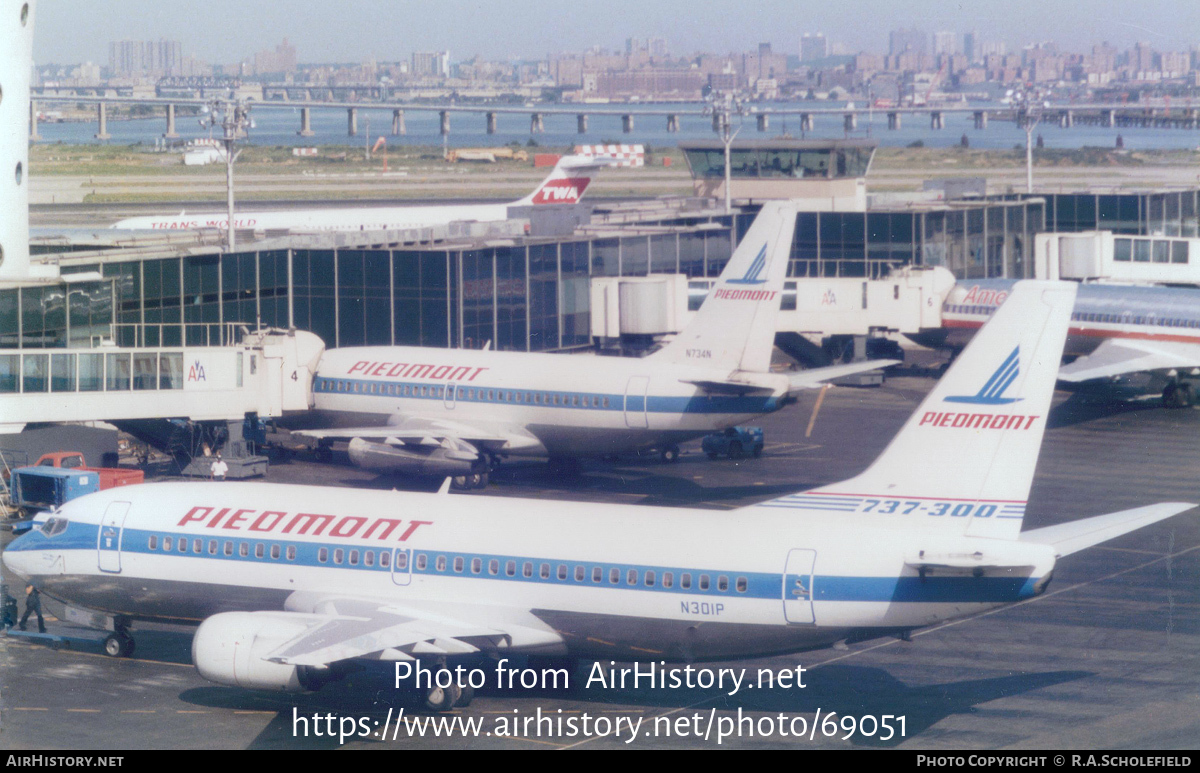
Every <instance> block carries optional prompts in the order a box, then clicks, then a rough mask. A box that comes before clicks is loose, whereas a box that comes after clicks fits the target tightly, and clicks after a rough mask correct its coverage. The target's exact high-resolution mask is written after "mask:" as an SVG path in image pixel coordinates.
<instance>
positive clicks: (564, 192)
mask: <svg viewBox="0 0 1200 773" xmlns="http://www.w3.org/2000/svg"><path fill="white" fill-rule="evenodd" d="M590 182H591V178H588V177H563V178H560V179H558V180H548V181H546V184H545V185H543V186H542V187H541V188H538V190H537V193H535V194H533V203H534V204H575V203H576V202H578V201H579V200H580V199H581V198H583V192H584V191H586V190H587V187H588V183H590Z"/></svg>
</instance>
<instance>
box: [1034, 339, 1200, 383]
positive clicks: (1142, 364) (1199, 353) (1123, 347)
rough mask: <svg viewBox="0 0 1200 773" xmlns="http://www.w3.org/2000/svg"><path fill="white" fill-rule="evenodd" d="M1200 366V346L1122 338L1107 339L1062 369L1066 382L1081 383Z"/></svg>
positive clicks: (1177, 342) (1061, 374) (1059, 374)
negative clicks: (1129, 374)
mask: <svg viewBox="0 0 1200 773" xmlns="http://www.w3.org/2000/svg"><path fill="white" fill-rule="evenodd" d="M1198 367H1200V346H1197V345H1196V344H1190V343H1184V342H1181V341H1134V340H1124V341H1118V340H1115V339H1112V338H1107V339H1105V340H1104V341H1102V342H1101V343H1100V345H1099V346H1097V347H1096V350H1095V351H1093V352H1092V353H1091V354H1089V355H1087V356H1086V357H1080V358H1079V359H1077V360H1075V361H1074V362H1072V363H1071V364H1070V365H1064V366H1063V367H1062V368H1059V371H1058V377H1059V378H1060V379H1061V380H1063V381H1069V382H1071V383H1079V382H1081V381H1091V380H1092V379H1097V378H1111V377H1113V376H1123V375H1125V374H1128V373H1140V372H1142V371H1148V370H1170V369H1172V368H1198Z"/></svg>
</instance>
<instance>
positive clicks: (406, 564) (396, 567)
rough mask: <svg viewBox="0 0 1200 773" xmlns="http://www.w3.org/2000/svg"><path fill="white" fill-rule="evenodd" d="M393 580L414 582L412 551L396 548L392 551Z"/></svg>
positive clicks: (406, 582)
mask: <svg viewBox="0 0 1200 773" xmlns="http://www.w3.org/2000/svg"><path fill="white" fill-rule="evenodd" d="M392 582H394V583H396V584H397V585H408V584H409V583H410V582H412V551H411V550H405V549H404V548H396V550H395V552H393V553H392Z"/></svg>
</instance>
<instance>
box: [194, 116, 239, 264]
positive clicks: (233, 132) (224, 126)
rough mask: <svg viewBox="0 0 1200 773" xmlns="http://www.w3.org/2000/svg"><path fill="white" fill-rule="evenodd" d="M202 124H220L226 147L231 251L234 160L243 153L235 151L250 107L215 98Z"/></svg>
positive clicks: (227, 232)
mask: <svg viewBox="0 0 1200 773" xmlns="http://www.w3.org/2000/svg"><path fill="white" fill-rule="evenodd" d="M200 125H201V126H205V127H208V128H212V127H214V126H220V127H221V130H222V136H221V144H222V145H223V146H224V148H225V191H226V195H227V198H228V203H229V219H228V221H227V222H226V224H225V246H226V249H227V250H228V251H229V252H233V248H234V242H235V239H234V234H233V231H234V227H233V225H234V220H233V162H234V161H237V157H238V156H240V155H241V154H242V151H240V150H238V151H236V152H234V145H235V144H236V142H237V138H238V135H239V134H245V132H246V129H247V128H248V127H249V126H250V107H249V105H247V104H246V103H245V102H244V101H241V100H229V101H223V100H219V99H217V100H213V101H212V102H210V103H209V111H208V116H207V117H206V118H202V119H200Z"/></svg>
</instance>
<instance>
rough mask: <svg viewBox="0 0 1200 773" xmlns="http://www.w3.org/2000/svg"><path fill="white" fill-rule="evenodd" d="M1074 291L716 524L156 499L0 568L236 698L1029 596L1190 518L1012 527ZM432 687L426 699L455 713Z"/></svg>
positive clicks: (274, 493) (292, 489) (985, 335)
mask: <svg viewBox="0 0 1200 773" xmlns="http://www.w3.org/2000/svg"><path fill="white" fill-rule="evenodd" d="M1073 296H1074V287H1073V286H1071V285H1069V284H1067V285H1064V284H1061V283H1045V282H1026V283H1022V284H1019V285H1018V286H1017V287H1016V288H1015V289H1014V291H1013V292H1012V294H1011V295H1010V297H1009V298H1008V300H1007V302H1006V303H1005V304H1004V306H1002V307H1001V308H1000V310H999V311H997V312H996V314H995V315H994V316H993V318H992V320H991V321H990V322H989V323H988V324H987V325H986V326H985V327H984V328H983V330H981V331H980V332H979V333H978V334H977V335H976V336H975V339H974V341H972V343H971V344H970V345H969V346H968V347H967V348H966V350H965V351H964V352H963V353H962V354H961V355H960V356H959V357H958V358H957V360H956V361H955V363H954V365H953V366H952V367H951V368H950V370H949V371H948V372H947V373H946V375H945V376H943V377H942V379H941V380H940V381H939V382H938V383H937V384H936V385H935V387H934V388H933V390H932V391H931V392H930V393H929V395H928V396H927V397H926V398H925V400H924V401H923V402H922V404H921V406H920V407H919V408H918V409H917V411H916V413H914V414H913V415H912V417H910V418H909V420H908V422H907V423H906V424H905V425H904V427H903V429H901V431H900V433H899V434H898V435H897V436H896V437H895V438H894V439H893V440H892V442H891V444H890V445H888V447H887V448H886V449H885V450H884V451H883V453H882V454H881V455H880V457H879V458H878V459H877V460H876V461H875V462H874V464H872V465H871V466H870V467H869V468H868V469H867V470H866V471H865V472H863V473H862V474H860V475H858V476H856V477H854V478H851V479H850V480H847V481H843V482H840V483H831V484H829V485H827V486H822V487H820V488H818V489H814V490H811V491H805V492H801V493H795V494H790V495H787V496H784V497H781V498H778V499H772V500H768V501H765V502H761V503H759V504H756V505H752V506H749V507H743V508H740V509H738V510H735V511H732V512H715V511H712V510H695V509H684V508H679V509H664V508H655V507H646V506H636V505H620V504H616V505H613V504H596V503H576V502H561V501H557V502H551V501H545V500H540V499H538V500H520V499H511V498H490V497H477V498H472V499H470V500H463V499H461V498H460V497H459V496H457V495H453V494H449V493H446V489H447V488H448V487H445V486H444V487H443V490H442V491H441V492H439V493H437V494H426V493H413V492H395V491H393V492H385V491H354V490H349V489H345V488H322V487H315V486H299V485H279V484H265V483H196V482H172V483H154V484H148V485H140V486H126V487H124V488H118V489H111V490H108V491H103V492H99V493H97V494H91V495H89V496H85V497H82V498H79V499H76V500H73V501H71V502H68V503H67V504H65V505H64V506H63V507H62V508H60V509H59V510H57V511H55V512H54V513H52V514H51V515H50V516H49V517H48V518H47V519H46V520H45V521H43V522H42V523H41V524H40V525H39V527H38V528H37V529H35V530H33V531H31V532H30V533H28V534H26V535H23V536H21V537H19V538H17V539H16V540H14V541H13V542H12V543H11V544H10V545H9V547H8V549H7V550H6V551H5V552H4V556H3V559H4V563H5V565H6V566H7V567H8V569H9V570H11V571H12V572H13V573H15V574H17V575H19V576H20V577H22V578H25V579H27V580H28V581H30V582H31V583H33V584H34V585H35V586H37V587H38V588H39V589H40V590H41V591H42V592H43V593H44V594H47V595H49V596H52V597H54V598H57V599H60V600H62V601H64V602H67V603H69V604H72V605H78V606H79V607H85V608H89V609H90V610H92V611H93V612H95V613H98V614H101V615H105V616H107V617H108V618H109V625H110V628H111V629H113V630H114V631H115V632H114V633H113V634H112V635H111V636H110V637H109V638H108V640H107V641H106V648H107V650H108V652H109V653H110V654H113V655H124V654H128V653H129V652H130V651H131V650H132V647H133V640H132V638H131V637H130V634H129V626H130V625H131V624H132V623H133V622H136V621H142V620H164V621H177V622H178V621H185V622H198V623H200V626H199V628H198V629H197V631H196V634H195V638H194V640H193V644H192V659H193V661H194V662H195V664H196V667H197V668H198V669H199V671H200V673H201V674H202V675H203V676H204V677H205V678H207V679H210V680H212V681H215V682H218V683H221V684H226V685H233V686H238V687H243V688H249V689H266V690H282V691H300V690H304V689H315V688H317V687H319V686H320V685H321V684H322V683H324V682H325V681H328V680H329V679H332V678H336V677H337V676H338V675H339V674H342V673H345V671H346V670H348V669H350V668H354V667H357V666H359V665H361V662H362V661H376V662H378V661H383V662H384V663H385V664H386V663H388V662H391V663H394V664H395V666H394V667H395V668H396V670H397V674H398V675H399V673H400V671H401V669H407V670H408V671H410V672H411V670H412V669H413V668H415V666H416V665H418V664H417V663H414V662H413V661H414V660H415V661H419V665H421V666H422V667H424V668H427V669H429V670H431V671H434V672H436V673H438V674H443V673H448V664H451V663H453V662H454V661H455V659H457V658H461V657H469V656H476V657H478V656H491V657H505V656H509V655H510V654H515V653H541V654H549V655H564V654H565V655H571V656H582V657H589V658H601V659H606V660H607V659H612V660H627V661H628V660H636V661H655V662H657V661H667V660H672V661H681V660H682V661H695V660H706V659H707V660H712V659H728V658H742V657H757V656H765V655H771V654H782V653H787V652H796V651H801V650H805V649H812V648H818V647H823V646H826V645H829V644H831V643H835V642H837V641H840V640H844V639H847V638H852V639H855V640H862V639H868V638H871V637H878V636H883V635H892V634H896V633H903V632H906V631H909V630H911V629H915V628H920V627H922V626H928V625H932V624H935V623H939V622H942V621H945V620H949V619H952V618H958V617H963V616H967V615H972V614H976V613H979V612H981V611H984V610H987V609H991V608H994V607H999V606H1002V605H1005V604H1010V603H1014V602H1018V601H1022V600H1025V599H1029V598H1031V597H1034V596H1037V595H1038V594H1040V593H1042V592H1043V591H1045V589H1046V587H1047V585H1048V584H1049V582H1050V580H1051V577H1052V574H1053V571H1054V567H1055V564H1056V562H1057V561H1058V559H1060V558H1061V557H1063V556H1067V555H1070V554H1072V553H1075V552H1077V551H1080V550H1082V549H1084V548H1087V547H1090V546H1092V545H1095V544H1098V543H1100V542H1104V541H1106V540H1109V539H1113V538H1115V537H1118V536H1120V535H1122V534H1125V533H1127V532H1130V531H1133V530H1134V529H1137V528H1140V527H1142V526H1147V525H1149V524H1152V523H1155V522H1157V521H1160V520H1163V519H1165V518H1168V517H1170V516H1172V515H1175V514H1177V513H1181V512H1183V511H1185V510H1188V509H1190V508H1192V507H1193V506H1194V505H1191V504H1184V503H1162V504H1151V505H1147V506H1143V507H1138V508H1135V509H1132V510H1125V511H1121V512H1116V513H1111V514H1108V515H1100V516H1095V517H1091V518H1084V519H1081V520H1077V521H1071V522H1067V523H1061V524H1057V525H1054V526H1048V527H1044V528H1039V529H1033V530H1031V531H1025V532H1022V531H1021V523H1022V519H1023V517H1024V514H1025V506H1026V500H1027V498H1028V496H1029V491H1030V487H1031V484H1032V480H1033V474H1034V468H1035V465H1036V463H1037V456H1038V449H1039V447H1040V445H1041V441H1042V435H1043V432H1044V430H1045V427H1046V417H1047V413H1048V412H1049V409H1050V403H1051V397H1052V395H1053V390H1054V381H1055V375H1056V371H1057V369H1058V363H1059V360H1060V358H1061V353H1062V348H1063V341H1064V339H1065V338H1066V334H1067V325H1068V318H1069V315H1070V311H1071V305H1072V301H1073ZM459 662H460V663H461V661H459ZM441 682H442V686H441V687H439V686H438V684H437V683H433V684H430V685H429V686H428V687H427V688H426V691H425V700H426V703H427V705H428V706H429V707H430V708H433V709H447V708H451V707H453V706H454V705H455V704H456V703H459V702H465V701H466V700H468V699H469V697H470V691H469V690H463V689H462V688H461V687H460V686H459V685H458V684H456V683H452V682H446V681H445V680H444V679H443V680H441Z"/></svg>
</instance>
